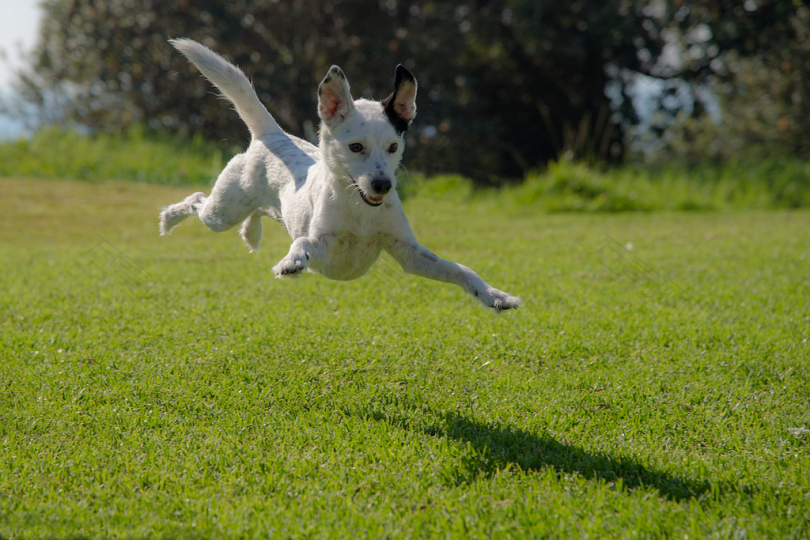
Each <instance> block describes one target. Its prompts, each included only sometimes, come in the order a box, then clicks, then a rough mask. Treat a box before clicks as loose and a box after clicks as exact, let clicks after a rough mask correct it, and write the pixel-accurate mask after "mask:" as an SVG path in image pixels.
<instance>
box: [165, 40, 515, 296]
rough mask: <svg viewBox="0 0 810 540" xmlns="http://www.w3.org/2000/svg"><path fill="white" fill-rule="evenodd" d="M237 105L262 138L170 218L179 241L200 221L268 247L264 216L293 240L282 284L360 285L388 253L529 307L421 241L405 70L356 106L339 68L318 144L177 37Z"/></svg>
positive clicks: (323, 87) (325, 90)
mask: <svg viewBox="0 0 810 540" xmlns="http://www.w3.org/2000/svg"><path fill="white" fill-rule="evenodd" d="M171 43H172V45H174V47H175V48H176V49H177V50H179V51H180V52H181V53H183V54H184V55H185V56H186V57H187V58H188V59H189V60H191V62H192V63H194V65H195V66H197V68H198V69H199V70H200V71H201V72H202V73H203V75H205V77H206V78H208V80H209V81H211V82H212V83H213V84H214V85H215V86H216V87H217V88H218V89H219V90H220V91H221V92H222V93H223V94H224V95H225V97H226V98H227V99H229V100H230V101H231V102H233V104H234V105H235V106H236V111H237V112H238V113H239V116H240V117H241V118H242V120H244V121H245V123H246V124H247V126H248V128H249V129H250V134H251V136H252V141H251V143H250V146H249V147H248V149H247V151H246V152H245V153H244V154H239V155H238V156H236V157H234V158H233V159H232V160H231V161H230V162H229V163H228V165H227V166H226V167H225V169H224V170H223V171H222V173H221V174H220V175H219V178H218V179H217V181H216V184H215V185H214V188H213V190H212V191H211V195H210V196H208V197H206V196H205V195H204V194H203V193H195V194H193V195H191V196H189V197H187V198H186V199H185V200H183V201H182V202H179V203H177V204H172V205H171V206H167V207H165V208H164V209H163V212H161V214H160V233H161V235H165V234H169V233H170V232H171V230H172V229H173V228H174V227H175V226H176V225H177V224H178V223H179V222H180V221H182V220H183V219H185V218H186V217H188V216H190V215H191V214H194V215H196V216H198V217H199V218H200V220H201V221H202V222H203V223H204V224H205V225H207V226H208V228H209V229H211V230H212V231H214V232H221V231H225V230H227V229H230V228H232V227H233V226H235V225H237V224H239V223H242V228H241V230H240V234H241V236H242V238H243V239H244V241H245V243H246V244H247V245H248V247H250V249H251V251H256V250H258V249H259V239H260V238H261V234H262V225H261V221H260V220H261V217H262V216H269V217H271V218H273V219H274V220H276V221H277V222H279V223H280V224H281V225H282V226H283V227H285V228H286V229H287V231H288V232H289V233H290V236H291V237H292V238H293V243H292V246H290V251H289V253H288V254H287V255H286V256H285V257H284V258H283V259H281V261H280V262H279V263H278V264H276V265H275V266H274V267H273V272H274V273H275V275H276V277H285V276H294V275H297V274H299V273H300V272H301V271H302V270H304V269H307V270H310V271H314V272H320V273H321V274H323V275H324V276H326V277H327V278H330V279H338V280H349V279H356V278H358V277H360V276H362V275H363V274H365V273H366V271H367V270H368V269H369V267H370V266H371V265H372V264H373V263H374V261H375V260H376V259H377V257H378V256H379V254H380V251H381V250H383V249H385V250H386V251H387V252H388V253H390V254H391V255H392V256H393V257H394V259H396V260H397V262H399V264H400V265H402V268H403V269H405V271H406V272H410V273H412V274H417V275H420V276H424V277H427V278H431V279H436V280H439V281H444V282H448V283H455V284H456V285H459V286H460V287H462V288H463V289H464V290H465V291H467V292H468V293H470V294H472V295H473V296H475V297H476V298H478V299H479V300H480V301H481V302H482V303H483V304H484V305H485V306H488V307H491V308H493V309H494V310H495V311H496V312H500V311H502V310H505V309H513V308H517V307H518V305H519V304H520V300H519V299H518V298H516V297H514V296H510V295H508V294H506V293H505V292H502V291H499V290H498V289H495V288H493V287H490V286H489V285H488V284H487V283H486V282H484V280H482V279H481V278H480V277H478V274H476V273H475V272H473V271H472V270H470V269H469V268H467V267H466V266H462V265H460V264H456V263H454V262H450V261H445V260H443V259H440V258H439V257H437V256H436V255H434V254H433V253H431V252H430V251H428V250H427V249H425V248H424V247H422V246H421V245H419V243H418V242H417V241H416V238H415V237H414V235H413V233H412V232H411V228H410V226H409V225H408V219H407V218H406V217H405V213H404V212H403V210H402V205H401V204H400V201H399V197H398V196H397V192H396V190H395V188H396V177H395V175H394V171H395V170H396V169H397V168H398V167H399V163H400V160H401V159H402V151H403V150H404V147H405V141H404V139H403V136H402V135H403V132H404V131H405V130H407V129H408V126H409V125H410V123H411V120H413V117H414V116H415V115H416V102H415V99H416V79H414V77H413V75H412V74H411V72H410V71H408V70H407V69H406V68H405V67H403V66H401V65H399V66H397V69H396V81H395V83H394V92H393V93H392V94H391V95H390V96H388V97H387V98H386V99H384V100H383V101H381V102H377V101H370V100H366V99H359V100H357V101H354V100H353V99H352V96H351V94H350V92H349V83H348V81H347V80H346V76H345V75H344V74H343V71H341V69H340V68H339V67H337V66H332V68H331V69H330V70H329V72H328V73H327V74H326V77H325V78H324V79H323V81H322V82H321V84H320V86H319V87H318V115H319V116H320V118H321V121H322V123H321V128H320V136H319V138H320V141H319V144H318V146H317V147H316V146H313V145H312V144H310V143H308V142H306V141H304V140H301V139H299V138H297V137H294V136H292V135H288V134H287V133H285V132H284V131H283V130H282V129H281V128H280V127H279V125H278V124H277V123H276V121H275V120H273V117H272V116H270V113H268V112H267V109H265V107H264V106H263V105H262V103H261V102H260V101H259V98H258V96H257V95H256V92H255V91H254V90H253V86H252V85H251V83H250V81H248V79H247V77H245V75H244V74H243V73H242V71H241V70H240V69H239V68H237V67H236V66H234V65H232V64H230V63H228V62H227V61H226V60H225V59H224V58H222V57H221V56H219V55H218V54H216V53H215V52H213V51H211V50H210V49H208V48H207V47H205V46H203V45H200V44H199V43H197V42H195V41H192V40H189V39H175V40H171Z"/></svg>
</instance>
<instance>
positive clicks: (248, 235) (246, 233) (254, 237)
mask: <svg viewBox="0 0 810 540" xmlns="http://www.w3.org/2000/svg"><path fill="white" fill-rule="evenodd" d="M262 215H264V213H263V212H261V211H259V210H256V211H255V212H253V213H252V214H250V215H249V216H248V218H247V219H246V220H245V221H243V222H242V228H241V229H239V235H240V236H241V237H242V240H244V241H245V244H246V245H247V247H249V248H250V252H251V253H253V252H255V251H259V240H261V239H262Z"/></svg>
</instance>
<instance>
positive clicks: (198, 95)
mask: <svg viewBox="0 0 810 540" xmlns="http://www.w3.org/2000/svg"><path fill="white" fill-rule="evenodd" d="M43 8H44V11H45V17H44V19H43V22H42V27H41V36H40V41H39V45H38V46H37V49H36V50H35V52H34V54H33V56H32V58H31V65H30V67H29V69H27V70H24V71H23V72H22V73H21V74H20V82H19V85H18V88H19V90H20V91H21V92H22V95H23V98H24V99H25V100H26V101H27V102H28V103H29V105H30V104H34V105H36V106H37V108H38V110H39V111H40V113H41V117H42V119H43V120H45V121H46V123H52V122H60V123H63V124H66V125H78V126H81V127H83V128H84V129H89V130H90V131H91V132H93V133H99V132H108V133H118V132H121V131H126V130H127V129H129V127H130V126H131V125H133V124H136V123H141V124H145V125H147V126H149V128H150V129H153V130H157V129H167V130H169V131H176V132H178V133H181V134H190V133H200V134H202V135H203V136H204V137H205V138H206V139H208V140H215V141H219V142H224V143H225V146H226V147H230V146H234V145H237V146H243V145H244V143H245V141H246V139H247V130H246V129H245V128H244V126H243V125H242V123H241V122H240V121H239V120H238V119H236V116H235V114H234V113H233V112H232V111H230V110H229V108H228V107H227V106H225V105H224V104H223V103H221V102H220V101H218V100H217V99H216V96H215V95H214V93H213V92H212V91H211V87H210V85H209V84H208V83H207V82H206V81H204V80H203V79H202V78H201V77H200V76H199V75H198V73H197V72H196V70H195V69H194V68H193V67H192V66H190V65H189V64H188V62H187V61H186V60H185V59H184V58H183V57H182V56H181V55H180V54H178V53H176V52H175V51H173V50H172V49H171V48H170V46H169V45H168V43H167V42H166V39H167V37H170V36H172V37H176V36H186V37H191V38H194V39H197V40H199V41H202V42H203V43H205V44H207V45H209V46H211V47H213V48H215V49H216V50H217V51H219V52H221V53H223V54H225V55H226V56H227V57H228V58H230V59H231V60H233V61H234V62H236V63H238V64H239V65H241V66H242V67H243V68H244V70H245V71H246V72H247V74H248V75H249V76H250V77H251V78H252V79H253V81H254V84H255V85H256V89H257V91H258V93H259V95H260V96H261V98H262V99H263V100H264V101H265V103H266V104H267V106H268V107H269V109H270V111H271V112H272V114H273V115H274V116H275V117H276V118H277V119H278V120H279V121H280V122H281V124H282V126H284V127H285V128H286V129H287V130H289V131H290V132H291V133H293V134H295V135H298V136H302V137H306V138H309V139H313V138H314V137H315V132H316V129H317V127H316V125H315V123H314V122H315V120H316V116H315V114H314V112H315V101H314V100H315V88H316V86H317V84H318V82H319V81H320V79H321V78H322V77H323V75H324V73H325V72H326V70H327V69H328V67H329V65H330V64H332V63H337V64H340V65H341V66H342V67H343V68H344V70H345V71H346V73H347V74H348V75H349V78H350V80H351V81H352V84H353V88H354V92H355V95H356V96H358V97H359V96H371V97H375V98H378V99H379V98H382V97H384V96H386V95H387V94H388V93H389V92H390V88H391V85H392V82H393V81H392V77H393V69H394V66H395V65H396V64H397V63H399V62H401V63H404V64H406V65H407V66H409V67H411V68H412V69H413V70H414V72H415V73H416V75H417V78H418V79H419V83H420V92H419V98H418V107H419V118H418V120H417V123H416V125H415V129H414V130H413V131H412V132H411V133H409V140H408V143H409V147H410V150H409V152H408V153H407V154H406V156H407V157H406V165H407V166H408V167H409V168H410V169H412V170H415V171H420V172H423V173H428V174H434V173H445V172H450V173H458V174H463V175H465V176H468V177H471V178H474V179H476V180H477V181H478V182H479V183H489V184H500V183H501V182H502V181H503V180H504V179H517V178H520V179H522V178H525V176H526V175H527V174H528V173H529V172H530V171H532V170H534V169H536V168H538V167H541V166H543V165H544V164H545V163H546V162H547V161H548V160H550V159H555V158H557V157H558V156H560V155H563V154H565V153H568V155H569V156H571V157H573V158H581V157H588V158H594V159H597V160H600V161H609V162H618V161H621V160H622V159H624V158H625V157H626V156H627V155H628V152H627V151H626V150H625V145H626V144H627V142H628V139H627V136H628V135H630V136H631V138H630V142H631V143H635V146H633V144H631V147H633V148H643V149H645V150H649V147H650V144H644V143H643V141H642V139H643V138H644V137H650V136H652V137H655V138H656V139H657V138H660V137H661V136H662V135H663V133H664V132H665V131H666V130H667V129H668V128H669V127H670V126H671V125H672V124H673V123H678V125H679V126H683V127H682V131H680V132H677V133H678V135H676V136H670V137H664V138H663V140H662V141H661V142H660V143H659V144H658V145H657V146H662V145H663V146H666V145H667V144H668V143H671V144H670V145H669V146H671V151H670V152H669V153H666V152H665V153H664V155H665V156H670V157H676V158H678V159H682V158H683V156H684V155H685V154H689V155H690V156H692V157H690V160H691V161H700V160H703V159H706V158H711V159H715V158H717V157H724V158H728V157H729V154H732V155H731V157H732V158H734V157H735V156H733V153H735V152H739V151H740V150H741V148H743V147H746V149H747V150H746V151H749V150H748V147H749V146H750V145H751V143H757V144H758V145H759V150H760V151H761V153H763V154H766V155H767V154H769V153H772V152H773V150H774V148H781V149H787V150H789V152H790V154H791V155H796V156H798V157H806V156H807V151H808V146H807V144H808V143H807V137H805V134H806V133H807V132H808V131H810V129H808V128H810V95H809V94H808V88H810V85H808V84H807V81H808V74H809V73H810V10H808V8H807V7H806V6H804V5H803V3H802V2H799V1H798V0H778V1H777V0H748V1H745V2H739V1H736V0H677V1H674V0H672V1H670V0H609V1H601V0H578V1H576V2H538V1H536V0H490V1H478V2H434V1H419V2H405V1H397V0H386V1H380V2H376V3H369V2H361V1H356V0H342V1H336V0H328V1H325V2H322V1H320V0H319V1H314V0H295V1H289V2H278V1H271V0H245V1H239V2H224V3H223V2H212V1H201V2H188V1H187V0H162V1H159V2H158V1H152V0H145V1H143V2H130V1H128V0H108V1H105V2H97V1H94V0H46V1H45V2H44V3H43ZM645 76H651V77H654V78H655V79H654V80H655V81H657V82H658V83H660V92H658V93H656V94H655V95H654V96H652V98H651V99H650V100H648V101H649V103H648V104H647V105H646V107H645V110H644V111H642V112H643V114H644V115H645V119H641V118H639V109H638V108H637V107H635V106H634V105H633V103H632V99H631V98H632V97H633V95H634V92H635V93H637V92H638V91H639V86H638V82H639V80H641V79H643V77H645ZM636 97H638V96H636ZM718 104H720V105H721V106H722V107H723V114H722V119H723V121H724V122H727V124H724V125H726V126H731V127H730V128H723V129H715V130H714V131H712V129H713V128H712V127H711V126H709V125H706V124H705V122H704V123H703V124H701V126H704V127H701V128H700V129H699V130H698V131H700V133H701V134H693V132H695V130H696V129H697V128H696V127H695V126H694V125H693V123H690V122H691V120H692V119H697V120H701V119H703V118H704V117H705V114H704V113H705V111H706V109H707V108H712V107H716V106H718ZM26 110H29V108H26ZM650 115H652V116H654V118H653V119H652V120H649V119H647V117H648V116H650ZM714 120H715V121H717V116H716V115H715V118H714ZM640 123H641V124H643V128H644V129H642V130H641V131H636V130H634V129H633V126H636V125H640ZM729 129H730V130H731V131H732V132H734V133H735V134H738V135H737V136H735V137H728V131H729ZM707 131H708V132H707ZM707 138H710V139H711V141H707ZM707 142H708V144H707ZM684 145H686V147H685V148H684ZM653 146H656V145H653Z"/></svg>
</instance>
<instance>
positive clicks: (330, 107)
mask: <svg viewBox="0 0 810 540" xmlns="http://www.w3.org/2000/svg"><path fill="white" fill-rule="evenodd" d="M352 109H354V100H353V99H352V94H351V92H350V91H349V81H347V80H346V75H344V74H343V70H342V69H340V68H339V67H337V66H332V67H331V68H329V72H328V73H327V74H326V77H324V78H323V81H321V84H320V86H318V116H320V117H321V120H323V123H324V124H326V125H327V126H329V127H335V126H337V125H338V124H340V123H341V122H343V120H344V119H345V118H346V117H347V116H348V115H349V113H350V112H352Z"/></svg>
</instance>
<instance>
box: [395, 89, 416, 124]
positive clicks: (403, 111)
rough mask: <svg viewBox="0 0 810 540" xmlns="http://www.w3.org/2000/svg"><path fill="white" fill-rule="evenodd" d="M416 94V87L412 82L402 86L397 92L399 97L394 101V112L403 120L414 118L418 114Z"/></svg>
mask: <svg viewBox="0 0 810 540" xmlns="http://www.w3.org/2000/svg"><path fill="white" fill-rule="evenodd" d="M415 96H416V87H415V86H413V85H410V84H409V85H407V86H405V87H404V88H400V89H399V91H398V92H397V99H396V101H395V102H394V112H395V113H397V115H398V116H399V117H400V118H402V119H403V120H412V119H413V117H414V116H415V115H416V103H414V97H415Z"/></svg>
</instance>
